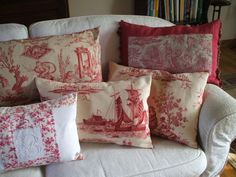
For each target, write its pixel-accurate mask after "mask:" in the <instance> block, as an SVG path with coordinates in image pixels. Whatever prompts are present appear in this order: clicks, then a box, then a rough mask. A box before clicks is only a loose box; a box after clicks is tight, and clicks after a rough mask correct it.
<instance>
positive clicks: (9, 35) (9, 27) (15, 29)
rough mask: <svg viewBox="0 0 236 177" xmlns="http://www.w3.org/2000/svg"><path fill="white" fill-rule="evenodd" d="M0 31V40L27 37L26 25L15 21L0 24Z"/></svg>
mask: <svg viewBox="0 0 236 177" xmlns="http://www.w3.org/2000/svg"><path fill="white" fill-rule="evenodd" d="M0 33H1V35H0V41H9V40H12V39H25V38H28V30H27V27H26V26H25V25H21V24H16V23H6V24H0Z"/></svg>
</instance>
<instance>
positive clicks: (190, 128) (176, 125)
mask: <svg viewBox="0 0 236 177" xmlns="http://www.w3.org/2000/svg"><path fill="white" fill-rule="evenodd" d="M109 69H110V73H109V80H110V81H117V80H122V79H129V78H130V77H140V76H142V75H146V74H152V86H151V93H150V97H149V99H148V106H149V116H150V129H151V132H152V133H153V134H156V135H159V136H162V137H164V138H168V139H170V140H174V141H177V142H180V143H182V144H186V145H188V146H191V147H194V148H196V147H197V141H196V136H197V124H198V116H199V111H200V107H201V104H202V97H203V93H204V89H205V86H206V81H207V78H208V73H206V72H199V73H183V74H170V73H168V72H166V71H160V70H148V69H137V68H132V67H127V66H121V65H118V64H115V63H110V68H109Z"/></svg>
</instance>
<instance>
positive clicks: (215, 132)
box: [199, 84, 236, 177]
mask: <svg viewBox="0 0 236 177" xmlns="http://www.w3.org/2000/svg"><path fill="white" fill-rule="evenodd" d="M204 94H205V97H204V102H203V105H202V108H201V112H200V117H199V143H200V144H201V145H202V148H203V150H204V151H205V154H206V157H207V168H206V170H205V171H204V173H203V174H202V175H201V176H202V177H205V176H207V177H209V176H211V177H215V176H217V175H219V173H220V172H221V171H222V169H223V168H224V165H225V163H226V161H227V156H228V152H229V149H230V143H231V142H232V141H233V140H234V139H235V138H236V99H234V98H233V97H231V96H230V95H229V94H228V93H226V92H225V91H223V90H222V89H221V88H219V87H217V86H215V85H212V84H207V86H206V89H205V93H204Z"/></svg>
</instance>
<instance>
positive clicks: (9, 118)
mask: <svg viewBox="0 0 236 177" xmlns="http://www.w3.org/2000/svg"><path fill="white" fill-rule="evenodd" d="M76 110H77V95H76V93H71V94H69V95H65V96H62V97H59V98H57V99H54V100H49V101H44V102H41V103H36V104H31V105H25V106H15V107H1V108H0V172H4V171H8V170H14V169H18V168H26V167H32V166H40V165H46V164H50V163H54V162H63V161H70V160H76V159H77V158H78V157H79V155H80V154H79V153H80V144H79V138H78V133H77V127H76V121H75V120H76V112H77V111H76Z"/></svg>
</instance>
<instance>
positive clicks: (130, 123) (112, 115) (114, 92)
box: [36, 75, 152, 148]
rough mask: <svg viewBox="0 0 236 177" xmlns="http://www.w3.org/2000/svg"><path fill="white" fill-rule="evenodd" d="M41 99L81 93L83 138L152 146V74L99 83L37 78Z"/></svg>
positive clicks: (80, 127)
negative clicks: (150, 110) (62, 81)
mask: <svg viewBox="0 0 236 177" xmlns="http://www.w3.org/2000/svg"><path fill="white" fill-rule="evenodd" d="M36 85H37V88H38V90H39V93H40V96H41V97H42V99H53V98H56V97H58V96H60V95H63V94H65V93H69V92H72V91H76V92H77V93H78V101H77V102H78V111H77V126H78V132H79V137H80V141H83V142H101V143H116V144H119V145H128V146H137V147H143V148H152V142H151V138H150V129H149V112H148V105H147V98H148V97H149V94H150V87H151V76H150V75H149V76H143V77H139V78H133V79H132V80H126V81H117V82H107V83H106V82H100V83H77V84H73V83H71V84H69V83H61V82H56V81H50V80H46V79H40V78H36Z"/></svg>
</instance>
